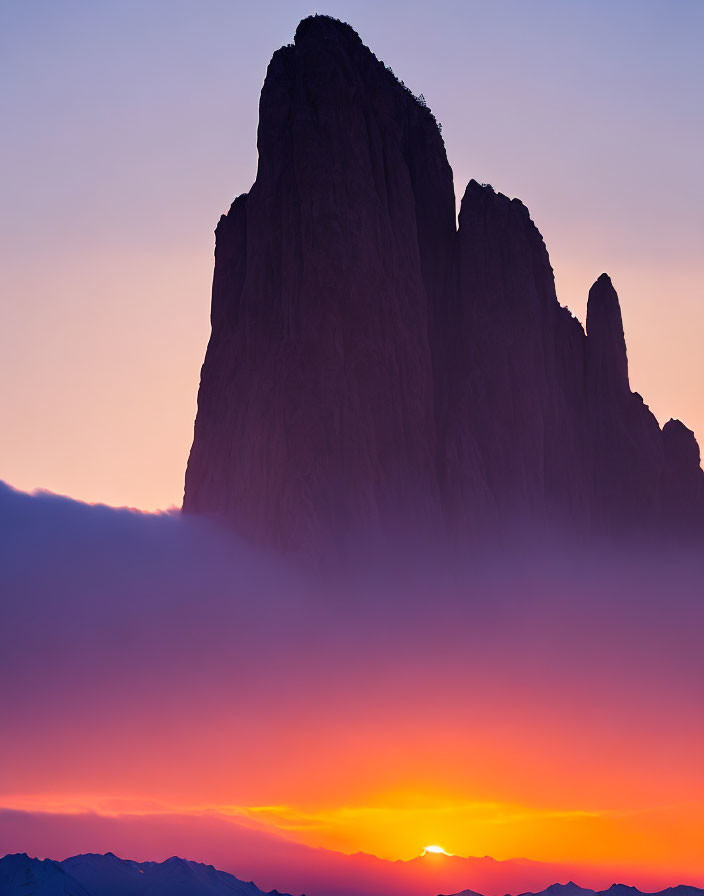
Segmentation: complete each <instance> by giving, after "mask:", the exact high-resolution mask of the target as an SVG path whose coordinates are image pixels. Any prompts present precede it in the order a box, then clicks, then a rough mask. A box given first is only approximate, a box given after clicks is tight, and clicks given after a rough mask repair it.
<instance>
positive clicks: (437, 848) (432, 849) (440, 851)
mask: <svg viewBox="0 0 704 896" xmlns="http://www.w3.org/2000/svg"><path fill="white" fill-rule="evenodd" d="M426 852H433V853H436V854H438V855H441V856H449V855H450V853H449V852H445V850H444V849H443V848H442V846H426V847H425V849H424V850H423V854H424V855H425V853H426Z"/></svg>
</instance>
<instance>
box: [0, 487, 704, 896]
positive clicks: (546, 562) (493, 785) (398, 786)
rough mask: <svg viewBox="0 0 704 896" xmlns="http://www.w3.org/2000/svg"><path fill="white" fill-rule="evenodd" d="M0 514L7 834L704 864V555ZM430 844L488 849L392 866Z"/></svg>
mask: <svg viewBox="0 0 704 896" xmlns="http://www.w3.org/2000/svg"><path fill="white" fill-rule="evenodd" d="M0 529H1V530H2V531H3V533H4V537H3V539H2V542H0V593H2V594H3V595H5V598H4V601H3V625H2V626H1V627H0V689H2V693H0V698H1V699H0V703H1V705H2V729H3V734H2V738H0V852H5V851H8V852H15V851H22V852H25V851H26V852H29V853H30V854H33V855H38V856H40V857H46V856H48V857H51V858H64V857H66V856H67V855H70V854H75V853H79V852H87V851H97V852H106V851H108V850H110V851H113V852H115V853H117V854H118V855H122V856H123V857H126V858H133V859H139V860H147V859H158V860H163V859H166V858H168V857H169V856H171V855H173V854H180V855H181V856H183V857H185V858H189V859H194V860H198V861H204V862H207V863H212V864H215V865H216V866H217V867H221V868H223V869H224V870H229V871H231V872H233V873H235V874H236V875H237V876H238V877H240V878H244V879H246V880H249V879H254V880H255V881H256V882H257V883H258V884H259V885H260V886H264V888H265V889H267V890H269V889H272V888H274V887H276V888H277V889H279V890H285V891H287V892H294V893H300V892H305V893H308V894H311V896H335V894H338V896H360V894H369V896H372V894H373V896H379V893H383V894H384V896H409V894H410V896H432V894H433V893H436V892H457V891H459V890H461V889H464V888H465V887H467V886H469V887H471V888H472V889H474V890H478V891H479V892H482V893H485V894H487V896H503V894H505V893H507V892H511V893H516V892H519V893H520V892H524V891H526V890H528V889H535V888H537V889H540V888H543V887H545V886H547V885H548V884H550V883H553V882H555V880H562V881H567V880H569V879H577V880H578V882H580V883H582V884H584V885H598V886H602V887H603V886H608V885H609V884H611V883H613V882H614V880H618V881H624V882H626V883H631V884H640V885H641V886H642V887H645V888H650V889H651V890H652V889H659V888H661V887H663V886H665V885H670V884H674V883H680V882H681V883H691V884H695V885H699V886H703V885H704V857H703V856H702V851H701V842H702V834H703V833H704V770H703V768H702V762H701V756H702V753H703V751H704V719H703V717H702V712H701V707H702V701H703V699H704V655H703V654H702V651H701V643H700V642H701V631H702V628H703V627H704V606H703V605H702V601H701V581H702V579H703V578H704V568H703V566H702V564H703V561H702V557H701V554H700V552H695V553H689V552H688V551H687V550H685V549H678V550H677V551H675V550H672V551H666V550H664V549H663V548H662V546H661V545H660V546H659V547H658V548H657V549H651V550H649V551H646V552H643V551H642V550H639V551H637V552H634V553H630V552H629V551H627V550H624V549H623V548H621V549H620V550H618V551H616V550H614V549H613V548H611V549H609V548H607V547H606V546H604V545H600V544H599V543H598V542H597V541H593V542H591V543H590V542H584V543H581V544H579V545H569V544H567V543H564V544H558V545H555V544H545V545H542V544H540V543H538V542H535V543H526V545H525V549H520V550H516V551H515V552H514V553H512V554H510V555H506V554H503V553H502V554H501V555H500V556H499V557H497V556H496V555H495V554H494V553H493V552H492V551H488V552H486V553H485V554H484V553H482V555H481V559H480V560H477V561H476V562H473V563H472V564H471V566H469V567H467V568H462V567H459V566H458V567H444V566H443V567H439V566H437V565H436V564H435V563H434V562H433V563H429V564H427V566H426V565H425V564H423V563H420V564H419V565H415V564H412V563H410V562H409V558H408V557H406V556H402V557H396V558H393V557H391V558H390V561H389V566H388V567H379V568H378V569H377V570H376V571H374V572H371V571H369V572H367V571H364V563H363V562H361V561H362V560H363V558H359V559H360V562H359V568H360V571H359V573H358V574H357V575H356V576H352V575H340V574H338V572H336V571H335V572H330V573H325V574H320V573H318V574H315V575H313V574H312V573H311V572H310V571H303V570H301V569H300V568H299V569H296V570H294V569H292V568H290V567H288V566H287V565H286V564H285V563H284V562H283V561H281V560H275V559H274V558H273V557H272V556H270V555H268V554H266V553H263V552H257V551H255V550H254V549H253V548H251V547H248V546H247V545H246V543H245V542H242V541H239V540H237V539H235V538H234V537H233V536H231V534H230V533H227V534H225V533H222V532H219V531H218V530H215V529H213V528H211V526H210V525H209V524H208V523H207V522H206V521H204V520H198V519H193V518H188V517H186V518H184V517H182V516H181V515H178V514H162V515H156V514H137V513H134V512H129V511H118V510H115V509H111V508H107V507H100V506H98V507H96V506H91V505H86V504H80V503H77V502H75V501H72V500H69V499H64V498H58V497H56V496H52V495H47V494H44V495H34V496H32V495H27V494H25V493H22V492H16V491H12V490H10V489H9V488H8V487H6V486H2V487H0ZM429 844H439V845H440V846H442V847H443V848H444V849H445V850H446V851H447V852H449V853H453V854H455V855H456V856H460V857H466V856H476V857H482V856H487V855H488V856H491V857H492V858H493V859H496V860H498V861H499V863H501V862H503V863H505V864H503V865H502V864H497V863H496V862H493V861H491V862H485V863H483V864H482V862H480V863H479V866H477V864H476V862H472V863H469V864H463V863H461V862H460V863H459V864H457V863H456V864H452V863H450V864H447V863H445V864H441V865H440V866H439V867H438V866H436V865H431V866H421V867H420V868H419V866H418V865H417V864H411V865H409V866H399V865H396V864H394V862H395V860H397V859H401V860H404V861H409V860H412V859H413V858H414V857H417V856H419V855H420V854H421V853H422V851H423V848H424V847H425V846H427V845H429ZM359 851H363V852H365V853H368V854H372V855H374V856H377V857H378V862H377V863H376V864H374V863H371V867H370V860H365V859H363V858H360V857H359V856H357V857H356V858H354V857H353V858H347V859H345V857H344V856H340V855H338V853H344V854H352V855H353V854H355V853H358V852H359ZM517 857H524V858H527V859H530V860H531V861H533V862H537V863H541V864H539V865H535V866H533V865H528V866H526V864H525V863H522V864H521V863H518V865H516V864H515V863H512V862H511V861H509V860H513V859H516V858H517ZM431 872H432V874H431ZM362 879H363V880H362ZM380 882H383V887H382V886H380Z"/></svg>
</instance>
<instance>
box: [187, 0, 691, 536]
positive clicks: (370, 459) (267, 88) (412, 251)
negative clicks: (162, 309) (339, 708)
mask: <svg viewBox="0 0 704 896" xmlns="http://www.w3.org/2000/svg"><path fill="white" fill-rule="evenodd" d="M258 148H259V167H258V171H257V177H256V180H255V183H254V185H253V187H252V189H251V190H250V192H249V193H248V194H246V195H243V196H240V197H238V198H237V199H236V200H235V201H234V203H233V204H232V207H231V208H230V211H229V212H228V214H227V215H225V216H223V217H222V218H221V220H220V223H219V224H218V227H217V230H216V248H215V274H214V279H213V297H212V312H211V320H212V335H211V338H210V342H209V345H208V350H207V353H206V358H205V363H204V365H203V370H202V375H201V384H200V390H199V395H198V415H197V419H196V425H195V436H194V441H193V447H192V450H191V455H190V458H189V463H188V469H187V472H186V491H185V497H184V511H186V512H193V513H207V514H211V515H215V516H218V517H221V518H223V519H225V520H227V521H228V522H229V523H231V524H232V525H234V526H235V527H236V528H237V529H238V530H239V531H241V532H242V533H243V534H246V535H248V536H249V537H252V538H254V539H256V540H259V541H262V542H265V543H268V544H272V545H276V546H278V547H283V548H286V549H303V550H306V551H308V550H311V549H312V550H319V549H321V545H323V544H326V545H327V544H329V543H330V540H332V541H333V542H334V543H335V544H337V545H338V546H339V545H340V544H342V543H344V540H345V539H346V538H347V537H349V536H351V535H352V536H358V535H360V534H361V533H363V534H364V536H365V537H367V538H369V539H374V538H375V537H377V536H378V535H380V534H381V533H393V532H394V531H396V530H398V529H401V528H405V529H408V530H414V531H415V532H416V534H424V533H426V534H427V533H428V532H434V533H437V532H444V533H445V534H449V535H451V536H452V537H453V538H457V539H459V540H460V541H462V540H463V539H465V538H470V537H471V536H472V535H473V534H475V533H476V532H478V531H485V530H486V529H487V528H489V527H494V526H498V527H504V526H506V525H510V524H511V523H512V522H513V521H514V520H516V519H520V520H525V519H526V518H527V519H529V520H531V521H538V520H540V521H543V522H545V521H554V520H556V519H559V520H560V521H563V520H567V521H569V522H570V523H571V524H573V525H577V526H580V527H584V526H589V527H603V526H610V527H626V528H633V527H634V526H638V527H642V526H644V525H646V526H657V525H659V524H662V523H666V524H667V525H668V526H670V527H671V526H673V525H680V526H687V527H697V526H701V523H702V517H703V513H704V495H703V488H704V486H703V485H702V476H703V475H704V474H702V471H701V470H700V468H699V451H698V448H697V445H696V441H695V440H694V436H693V435H692V433H690V432H689V430H687V429H686V428H685V427H684V426H683V425H682V424H680V423H677V422H675V421H671V422H670V423H669V424H667V425H666V427H665V429H664V431H662V432H661V430H660V428H659V426H658V424H657V422H656V420H655V418H654V417H653V416H652V414H651V413H650V412H649V411H648V409H647V407H645V405H644V404H643V402H642V400H641V399H640V396H638V395H637V394H636V393H632V392H631V390H630V386H629V381H628V363H627V357H626V345H625V340H624V335H623V325H622V321H621V312H620V308H619V302H618V297H617V295H616V292H615V290H614V288H613V286H612V284H611V281H610V279H609V278H608V277H607V276H606V275H602V276H601V277H600V278H599V279H598V280H597V282H596V283H595V284H594V286H593V287H592V289H591V291H590V294H589V304H588V312H587V332H586V333H585V332H584V330H583V328H582V326H581V325H580V324H579V322H578V321H577V320H576V319H575V318H574V317H572V315H571V314H570V313H569V312H568V311H567V310H566V309H565V308H563V307H561V306H560V304H559V302H558V300H557V296H556V294H555V284H554V278H553V272H552V268H551V266H550V260H549V257H548V253H547V250H546V248H545V244H544V242H543V240H542V237H541V235H540V233H539V232H538V230H537V228H536V227H535V225H534V224H533V222H532V221H531V219H530V216H529V214H528V211H527V209H526V208H525V207H524V206H523V205H522V204H521V203H520V202H519V201H518V200H515V199H514V200H509V199H508V198H507V197H505V196H503V195H502V194H500V193H498V194H497V193H495V192H494V191H493V189H492V188H491V187H488V186H482V185H480V184H478V183H476V182H475V181H471V182H470V183H469V185H468V187H467V190H466V192H465V195H464V198H463V200H462V205H461V210H460V215H459V229H458V230H456V227H455V212H454V189H453V183H452V173H451V171H450V167H449V165H448V162H447V158H446V155H445V149H444V145H443V142H442V138H441V136H440V132H439V129H438V127H437V125H436V122H435V119H434V118H433V116H432V114H431V113H430V111H429V110H428V109H427V107H426V106H425V104H424V103H423V102H420V101H418V100H416V98H415V97H413V96H412V95H411V94H410V92H409V91H408V90H407V89H406V88H405V87H404V86H403V85H402V84H401V83H399V82H398V81H397V80H396V78H395V77H394V75H393V74H392V73H391V72H390V71H389V70H388V69H386V68H385V66H384V65H383V64H382V63H381V62H379V60H377V59H376V57H375V56H374V55H373V54H372V53H371V52H370V51H369V50H368V49H367V48H366V47H365V46H364V45H363V44H362V42H361V40H360V39H359V37H358V36H357V34H356V33H355V32H354V31H353V30H352V29H351V28H350V27H349V26H347V25H344V24H342V23H340V22H337V21H336V20H333V19H330V18H327V17H325V16H313V17H311V18H309V19H305V20H304V21H303V22H301V24H300V25H299V27H298V29H297V31H296V36H295V41H294V43H293V44H292V45H290V46H287V47H284V48H282V49H281V50H279V51H277V52H276V53H275V54H274V56H273V58H272V60H271V63H270V65H269V69H268V71H267V75H266V80H265V82H264V86H263V89H262V94H261V101H260V122H259V132H258Z"/></svg>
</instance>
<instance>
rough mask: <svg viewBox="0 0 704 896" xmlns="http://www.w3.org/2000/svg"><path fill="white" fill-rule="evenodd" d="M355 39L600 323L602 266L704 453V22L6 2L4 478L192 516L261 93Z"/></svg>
mask: <svg viewBox="0 0 704 896" xmlns="http://www.w3.org/2000/svg"><path fill="white" fill-rule="evenodd" d="M316 11H317V12H327V13H329V14H331V15H334V16H336V17H338V18H342V19H344V20H346V21H348V22H350V23H351V24H352V25H353V26H354V27H355V28H356V30H357V31H358V32H359V33H360V35H361V37H362V39H363V40H364V41H365V42H366V43H367V44H368V45H369V46H370V47H371V49H372V50H373V51H374V52H375V53H376V54H377V56H379V58H381V59H383V60H384V61H385V62H386V63H387V64H390V65H391V66H392V67H393V69H394V71H395V72H396V73H397V75H398V76H399V77H401V78H402V79H403V80H404V81H405V82H406V84H408V86H409V87H410V88H411V89H412V90H413V91H414V92H415V93H423V94H424V96H425V97H426V100H427V101H428V103H429V105H430V106H431V108H432V110H433V111H434V113H435V114H436V116H437V118H438V120H439V121H440V122H441V123H442V125H443V136H444V138H445V143H446V146H447V151H448V156H449V159H450V163H451V165H452V167H453V169H454V174H455V189H456V192H457V194H458V196H461V194H462V192H463V190H464V187H465V185H466V183H467V181H468V180H469V179H470V178H471V177H474V178H475V179H477V180H479V181H480V182H488V183H492V184H493V185H494V187H495V188H496V189H498V190H501V191H502V192H505V193H506V194H508V195H510V196H518V197H519V198H521V199H522V200H523V201H524V202H525V204H526V205H527V206H528V207H529V209H530V210H531V213H532V216H533V219H534V220H535V221H536V223H537V225H538V227H539V228H540V230H541V232H542V234H543V236H544V237H545V240H546V243H547V246H548V249H549V251H550V253H551V260H552V264H553V267H554V269H555V275H556V281H557V287H558V295H559V296H560V299H561V301H562V303H563V304H566V305H568V306H569V307H570V308H571V310H572V311H573V312H574V313H575V314H576V315H577V316H578V317H579V318H580V319H581V320H582V321H583V320H584V312H585V306H586V297H587V293H588V289H589V286H590V285H591V283H592V282H593V281H594V280H595V279H596V278H597V276H598V275H599V274H600V273H601V272H602V271H607V272H608V273H609V274H610V275H611V277H612V279H613V281H614V284H615V286H616V288H617V290H618V292H619V295H620V299H621V306H622V309H623V315H624V322H625V328H626V336H627V342H628V349H629V359H630V367H631V385H632V387H633V388H634V389H636V390H637V391H639V392H641V394H643V395H644V397H645V400H646V402H647V403H648V404H649V405H650V406H651V408H652V410H653V411H654V413H655V414H656V416H657V417H658V419H659V420H660V422H661V423H664V422H665V421H666V420H667V419H669V418H670V417H671V416H675V417H679V418H681V419H682V420H683V421H684V422H685V423H686V424H687V425H688V426H689V427H690V428H693V429H694V430H695V432H696V433H697V434H699V435H700V436H702V435H703V434H704V401H703V399H702V394H701V383H702V375H703V374H704V354H703V353H702V352H701V350H700V344H701V333H702V330H703V329H704V311H703V310H702V309H703V308H704V301H703V299H704V293H703V290H704V286H703V285H702V284H703V283H704V280H703V278H702V277H701V259H700V252H701V241H702V234H703V233H704V177H703V176H702V171H701V164H700V159H701V145H702V131H703V129H704V124H703V121H702V116H701V115H700V114H699V109H701V108H702V107H703V106H704V71H703V69H704V62H703V61H702V55H701V52H700V49H701V47H700V41H701V34H702V29H703V27H704V7H703V6H702V5H701V4H700V3H698V2H685V0H674V2H672V0H668V2H664V0H663V2H640V0H631V2H629V0H623V2H620V3H618V4H614V3H611V2H599V0H593V2H581V0H573V2H570V3H564V2H562V0H535V2H532V3H523V2H492V3H488V2H481V3H480V2H471V0H469V2H468V0H463V2H447V0H445V2H442V0H440V2H435V3H432V4H427V3H419V2H403V3H400V2H399V3H396V2H378V0H375V2H367V0H358V2H353V3H352V2H340V0H331V2H329V3H328V5H327V6H326V7H325V8H320V9H318V8H315V9H314V8H311V7H310V6H307V5H305V4H304V3H299V2H296V0H287V2H261V3H257V4H252V3H240V2H233V0H229V2H225V0H202V2H198V3H196V2H192V0H189V2H186V0H170V2H168V3H167V2H157V0H149V2H136V0H123V2H120V3H100V4H95V3H91V2H80V0H66V2H64V3H61V4H56V3H53V2H41V0H27V2H23V3H19V2H5V3H3V4H2V5H0V111H1V112H2V117H3V121H4V122H5V131H6V134H5V139H4V140H3V141H2V143H1V144H0V170H2V172H3V176H2V179H1V181H0V190H1V191H2V192H1V193H0V197H1V199H2V205H3V212H4V213H3V216H2V221H1V222H0V313H1V314H2V320H3V323H4V325H3V327H2V328H1V329H0V357H2V358H3V363H4V365H5V376H4V378H3V383H4V385H3V388H2V389H0V414H2V419H3V420H4V422H5V425H4V428H3V439H2V445H1V446H0V478H2V479H4V480H5V481H7V482H10V483H12V484H13V485H15V486H17V487H19V488H22V489H33V488H38V487H39V488H45V489H50V490H52V491H55V492H59V493H62V494H68V495H71V496H73V497H75V498H79V499H81V500H86V501H90V502H105V503H107V504H112V505H118V506H119V505H128V506H132V507H137V508H142V509H146V510H153V509H156V508H168V507H171V506H179V505H180V503H181V499H182V493H183V474H184V469H185V462H186V458H187V455H188V450H189V447H190V441H191V438H192V428H193V419H194V416H195V400H196V391H197V385H198V376H199V369H200V364H201V362H202V359H203V355H204V351H205V346H206V343H207V339H208V333H209V322H208V314H209V294H210V281H211V276H212V252H213V230H214V227H215V225H216V223H217V220H218V217H219V215H220V214H221V213H222V212H223V211H225V210H226V209H227V208H228V207H229V204H230V202H231V201H232V199H233V198H234V196H235V195H237V194H239V193H241V192H244V191H246V190H247V189H249V187H250V186H251V184H252V182H253V180H254V176H255V172H256V161H257V159H256V126H257V103H258V95H259V90H260V88H261V84H262V82H263V78H264V74H265V71H266V66H267V64H268V61H269V58H270V56H271V54H272V52H273V51H274V50H275V49H276V48H277V47H279V46H281V45H283V44H285V43H288V42H289V41H290V40H291V39H292V36H293V32H294V30H295V27H296V24H297V22H298V21H299V19H300V18H302V17H303V16H305V15H308V14H310V13H311V12H316Z"/></svg>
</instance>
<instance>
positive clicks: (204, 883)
mask: <svg viewBox="0 0 704 896" xmlns="http://www.w3.org/2000/svg"><path fill="white" fill-rule="evenodd" d="M0 896H264V891H263V890H260V889H259V888H258V887H257V886H256V885H255V884H254V883H252V882H251V881H247V882H246V881H242V880H239V879H238V878H236V877H235V876H234V875H232V874H228V873H227V872H226V871H218V870H217V869H216V868H214V867H213V866H212V865H205V864H203V863H201V862H189V861H187V860H186V859H180V858H178V857H177V856H172V857H171V858H170V859H167V860H166V861H165V862H134V861H131V860H129V859H120V858H118V856H116V855H114V854H113V853H111V852H108V853H105V855H98V854H94V853H89V854H87V855H77V856H72V857H71V858H69V859H64V860H63V861H61V862H57V861H53V860H52V859H43V860H42V859H35V858H31V857H30V856H28V855H27V854H26V853H15V854H12V855H6V856H4V858H2V859H0ZM269 896H287V894H279V892H278V890H271V891H270V893H269ZM428 896H433V893H432V892H429V893H428ZM454 896H481V894H480V893H477V892H476V891H474V890H470V889H466V890H462V891H460V892H459V893H456V894H454ZM521 896H644V894H643V891H641V890H639V889H637V888H636V887H629V886H626V885H625V884H613V886H611V887H609V888H608V889H606V890H590V889H586V888H584V887H580V886H578V885H577V884H575V883H573V882H572V881H570V882H569V883H566V884H557V883H556V884H552V885H551V886H549V887H547V888H546V889H544V890H541V891H540V892H538V893H522V894H521ZM648 896H651V894H648ZM652 896H704V889H700V888H698V887H692V886H684V885H681V886H676V887H668V888H667V889H664V890H660V891H658V892H657V893H656V894H652Z"/></svg>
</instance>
